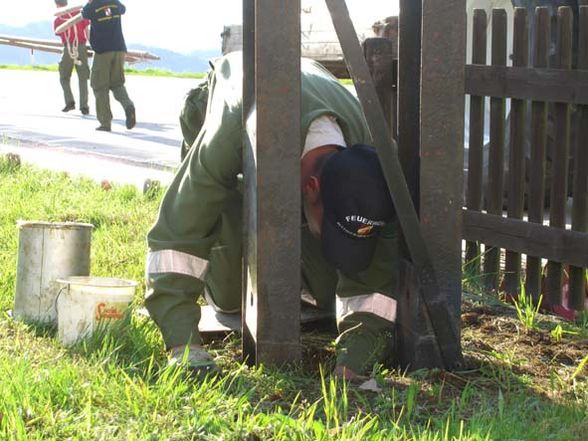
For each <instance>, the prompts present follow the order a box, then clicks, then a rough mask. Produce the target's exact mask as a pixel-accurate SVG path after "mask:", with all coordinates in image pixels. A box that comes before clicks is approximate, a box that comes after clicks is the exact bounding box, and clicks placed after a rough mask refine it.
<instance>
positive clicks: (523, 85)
mask: <svg viewBox="0 0 588 441" xmlns="http://www.w3.org/2000/svg"><path fill="white" fill-rule="evenodd" d="M465 91H466V94H469V95H478V96H492V97H496V98H517V99H521V100H533V101H550V102H561V103H570V104H588V70H563V69H543V68H540V69H538V68H534V67H507V66H478V65H468V66H466V83H465Z"/></svg>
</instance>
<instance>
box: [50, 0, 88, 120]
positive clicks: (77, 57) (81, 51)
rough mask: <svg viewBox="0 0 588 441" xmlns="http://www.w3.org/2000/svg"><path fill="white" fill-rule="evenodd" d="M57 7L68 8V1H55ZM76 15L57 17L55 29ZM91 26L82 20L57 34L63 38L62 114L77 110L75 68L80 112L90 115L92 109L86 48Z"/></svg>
mask: <svg viewBox="0 0 588 441" xmlns="http://www.w3.org/2000/svg"><path fill="white" fill-rule="evenodd" d="M55 5H56V6H57V7H58V8H61V7H64V6H67V0H55ZM75 15H76V13H75V12H70V13H68V14H64V15H62V16H60V17H57V18H56V19H55V21H54V22H53V29H54V30H55V29H57V28H58V27H59V26H61V25H62V24H63V23H65V22H66V21H67V20H69V19H70V18H72V17H74V16H75ZM89 25H90V21H89V20H82V21H80V22H78V23H77V24H76V25H74V26H72V27H71V28H69V29H67V30H65V31H63V32H62V33H60V34H56V35H58V36H59V37H60V38H61V41H62V43H63V55H62V56H61V60H60V61H59V82H60V83H61V88H62V89H63V97H64V99H65V107H64V108H63V109H61V110H62V112H69V111H70V110H73V109H75V108H76V103H75V99H74V96H73V93H72V91H71V86H70V80H71V74H72V72H73V68H74V66H75V68H76V73H77V75H78V82H79V86H80V111H81V112H82V114H83V115H87V114H88V113H90V108H89V107H88V79H89V78H90V68H89V67H88V48H87V47H86V42H87V41H88V36H87V32H88V26H89Z"/></svg>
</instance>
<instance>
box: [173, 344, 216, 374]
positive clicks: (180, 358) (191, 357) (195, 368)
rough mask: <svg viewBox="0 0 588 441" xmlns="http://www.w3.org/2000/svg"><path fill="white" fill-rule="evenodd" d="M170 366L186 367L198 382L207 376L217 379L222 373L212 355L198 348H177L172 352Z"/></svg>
mask: <svg viewBox="0 0 588 441" xmlns="http://www.w3.org/2000/svg"><path fill="white" fill-rule="evenodd" d="M168 365H178V366H181V367H185V368H186V369H187V370H188V371H189V373H190V375H191V376H192V377H194V378H195V379H197V380H203V379H205V378H206V377H207V376H208V377H215V376H217V375H219V374H220V373H221V370H220V368H219V367H218V366H217V364H216V363H215V362H214V360H213V359H212V357H211V355H210V354H209V353H208V352H206V351H205V350H204V349H203V348H201V347H197V346H176V347H175V348H172V349H171V350H170V355H169V362H168Z"/></svg>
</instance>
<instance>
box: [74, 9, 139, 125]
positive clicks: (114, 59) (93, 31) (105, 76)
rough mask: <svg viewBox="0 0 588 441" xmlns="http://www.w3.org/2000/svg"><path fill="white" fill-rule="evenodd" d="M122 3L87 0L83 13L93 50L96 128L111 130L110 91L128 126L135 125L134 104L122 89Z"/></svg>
mask: <svg viewBox="0 0 588 441" xmlns="http://www.w3.org/2000/svg"><path fill="white" fill-rule="evenodd" d="M125 12H126V8H125V6H124V5H123V4H122V3H121V2H119V1H118V0H89V1H88V3H87V4H86V5H85V6H84V8H83V9H82V16H83V17H84V18H86V19H88V20H90V21H91V23H92V25H91V28H90V44H91V45H92V49H93V50H94V61H93V63H92V74H91V78H90V84H91V86H92V89H93V90H94V97H95V98H96V116H97V118H98V121H99V122H100V126H98V127H97V129H96V130H100V131H105V132H110V130H111V123H112V112H111V111H110V97H109V93H110V91H111V90H112V94H113V95H114V98H115V99H116V100H117V101H118V102H120V103H121V105H122V106H123V108H124V111H125V117H126V126H127V129H132V128H133V127H134V126H135V122H136V117H135V105H134V104H133V102H132V101H131V99H130V98H129V95H128V93H127V89H126V88H125V73H124V63H125V54H126V52H127V46H126V44H125V39H124V36H123V32H122V24H121V17H122V15H123V14H124V13H125Z"/></svg>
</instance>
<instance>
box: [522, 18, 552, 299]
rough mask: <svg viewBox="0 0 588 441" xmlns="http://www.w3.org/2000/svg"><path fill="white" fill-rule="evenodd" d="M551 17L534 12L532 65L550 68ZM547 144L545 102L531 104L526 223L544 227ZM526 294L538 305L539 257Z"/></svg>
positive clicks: (531, 264) (532, 259) (532, 263)
mask: <svg viewBox="0 0 588 441" xmlns="http://www.w3.org/2000/svg"><path fill="white" fill-rule="evenodd" d="M550 35H551V17H550V16H549V9H548V8H546V7H541V8H537V9H536V10H535V41H534V45H535V46H534V54H533V55H534V56H533V60H534V61H533V65H534V67H536V68H546V67H548V66H549V36H550ZM546 143H547V103H545V102H541V101H533V103H532V108H531V161H530V163H531V165H530V168H531V170H530V178H529V190H528V198H529V206H528V210H529V212H528V215H529V222H535V223H538V224H543V214H544V206H545V149H546ZM526 291H527V293H528V294H530V295H531V296H532V297H533V300H534V301H535V302H537V301H538V300H539V295H540V293H541V256H527V278H526Z"/></svg>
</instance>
